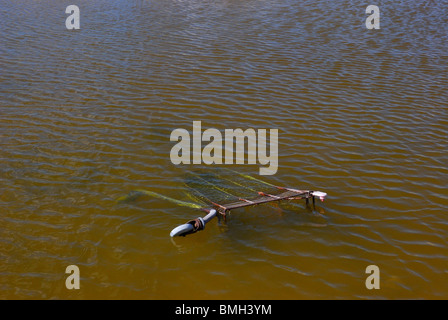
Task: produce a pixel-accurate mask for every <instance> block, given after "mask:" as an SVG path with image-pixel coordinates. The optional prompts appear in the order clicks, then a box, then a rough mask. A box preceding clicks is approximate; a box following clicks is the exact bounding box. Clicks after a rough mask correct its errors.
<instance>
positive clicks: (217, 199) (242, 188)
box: [185, 170, 281, 205]
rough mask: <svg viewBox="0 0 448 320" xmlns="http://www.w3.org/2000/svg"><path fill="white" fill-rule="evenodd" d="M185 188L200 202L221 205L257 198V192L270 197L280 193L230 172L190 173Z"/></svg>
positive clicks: (268, 185)
mask: <svg viewBox="0 0 448 320" xmlns="http://www.w3.org/2000/svg"><path fill="white" fill-rule="evenodd" d="M185 186H186V188H187V189H188V191H189V192H190V193H191V194H192V195H193V196H194V197H195V198H197V199H199V200H200V201H201V202H205V203H208V204H210V203H211V202H214V203H218V204H221V205H223V204H226V203H232V202H234V201H238V200H239V199H240V198H244V199H248V200H251V199H255V198H258V197H260V196H259V194H258V192H264V193H269V194H272V195H276V194H279V193H281V190H279V189H278V188H277V187H275V186H274V185H271V184H269V183H267V182H264V181H261V180H259V179H256V178H253V177H250V176H247V175H244V174H240V173H237V172H233V171H230V170H226V171H224V170H223V171H222V172H217V171H213V172H212V171H200V172H194V173H190V174H188V175H187V177H186V178H185Z"/></svg>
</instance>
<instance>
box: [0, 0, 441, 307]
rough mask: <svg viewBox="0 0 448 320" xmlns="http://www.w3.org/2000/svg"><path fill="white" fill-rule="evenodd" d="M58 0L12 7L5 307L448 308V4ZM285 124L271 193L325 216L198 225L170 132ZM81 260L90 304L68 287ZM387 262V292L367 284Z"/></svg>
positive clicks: (253, 171)
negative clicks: (317, 303) (369, 270)
mask: <svg viewBox="0 0 448 320" xmlns="http://www.w3.org/2000/svg"><path fill="white" fill-rule="evenodd" d="M76 2H77V3H76V4H77V5H78V6H79V8H80V11H81V29H80V30H70V31H69V30H67V29H66V28H65V19H66V17H67V16H68V15H67V14H65V8H66V6H67V5H69V4H72V3H66V2H60V1H30V0H27V1H22V0H18V1H3V2H2V3H1V4H0V21H2V27H1V29H0V41H1V42H0V43H1V45H0V70H1V73H0V91H1V96H0V147H1V149H0V179H1V180H0V298H2V299H17V298H20V299H50V298H57V299H65V298H69V299H71V298H86V299H93V298H105V299H118V298H135V299H185V298H189V299H199V298H201V299H301V298H312V299H332V298H387V299H395V298H436V299H446V298H447V297H448V285H447V278H448V251H447V249H448V241H447V233H448V218H447V209H448V192H447V189H446V187H447V183H448V167H447V163H448V154H447V148H448V143H447V135H448V130H447V126H448V105H447V97H448V95H447V92H446V89H447V84H448V76H447V74H448V54H447V52H448V23H447V20H446V17H447V8H448V3H447V2H446V1H433V2H424V3H423V4H415V3H414V2H413V1H382V2H381V3H380V4H379V6H380V10H381V11H380V12H381V29H380V30H367V29H366V28H365V25H364V23H365V19H366V17H367V15H366V14H365V9H366V7H367V5H369V4H370V3H368V2H366V3H359V2H357V1H308V0H307V1H280V0H272V1H258V0H257V1H255V0H245V1H240V0H227V1H226V0H222V1H199V0H188V1H172V0H154V1H124V0H123V1H118V0H117V1H106V0H103V1H100V0H95V1H76ZM199 120H200V121H202V125H203V128H204V129H206V128H216V129H218V130H220V131H222V132H224V130H225V129H227V128H229V129H234V128H256V129H259V128H267V129H269V128H273V129H279V170H278V172H277V174H275V175H274V176H265V177H261V178H262V179H264V180H266V181H268V182H270V183H274V184H277V185H283V186H291V187H296V188H310V189H315V190H321V191H325V192H327V193H328V194H329V196H328V199H327V201H326V202H324V203H323V204H319V207H318V208H317V210H316V212H314V213H312V212H310V210H307V209H306V208H305V207H304V206H303V203H302V204H300V205H299V206H298V207H296V208H295V209H291V208H289V207H285V208H283V211H282V212H281V211H280V210H279V209H278V208H276V207H272V206H263V207H256V208H252V209H246V210H240V211H235V212H233V213H232V216H231V218H230V219H229V220H228V221H227V224H225V225H224V224H221V225H220V224H218V223H217V221H212V222H210V224H209V225H207V228H206V230H205V231H203V232H200V233H197V234H195V235H192V236H188V237H185V238H176V239H175V240H174V241H172V240H171V239H170V237H169V232H170V230H171V229H172V228H173V227H175V226H177V225H179V224H181V223H183V222H185V221H187V220H189V219H192V218H195V217H197V216H198V212H197V211H195V210H193V209H189V208H183V207H178V206H176V205H175V204H173V203H170V202H167V201H163V200H160V199H153V198H151V197H141V198H139V199H138V200H136V201H135V202H130V203H122V204H117V203H116V201H115V200H116V199H117V198H119V197H120V196H123V195H126V194H127V193H128V192H130V191H131V190H135V189H145V190H152V191H155V192H158V193H161V194H164V195H167V196H170V197H178V196H179V194H180V193H181V192H182V188H183V187H184V182H185V181H184V179H185V175H186V174H188V173H189V172H193V171H195V170H197V169H202V170H204V169H205V170H211V171H213V170H217V169H222V168H230V169H232V170H237V171H239V172H244V173H247V174H250V175H252V176H254V177H258V178H260V176H259V175H258V169H259V165H246V166H237V167H236V166H229V165H228V166H225V165H222V166H217V165H215V166H211V167H207V166H200V165H184V166H175V165H173V164H172V163H171V161H170V157H169V153H170V150H171V147H172V146H173V145H174V143H173V142H170V141H169V139H170V133H171V131H172V130H174V129H176V128H185V129H187V130H189V131H190V132H191V129H192V122H193V121H199ZM71 264H75V265H77V266H78V267H79V268H80V272H81V289H80V290H72V291H70V290H68V289H66V288H65V279H66V277H67V275H66V274H65V268H66V267H67V266H68V265H71ZM371 264H374V265H377V266H378V267H379V268H380V272H381V278H380V281H381V287H380V289H379V290H367V289H366V287H365V279H366V277H367V275H366V274H365V269H366V267H367V266H368V265H371Z"/></svg>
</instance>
